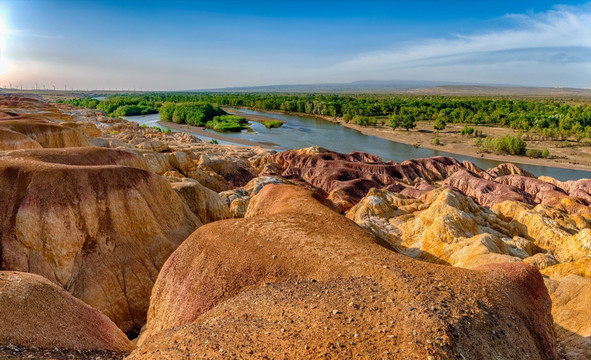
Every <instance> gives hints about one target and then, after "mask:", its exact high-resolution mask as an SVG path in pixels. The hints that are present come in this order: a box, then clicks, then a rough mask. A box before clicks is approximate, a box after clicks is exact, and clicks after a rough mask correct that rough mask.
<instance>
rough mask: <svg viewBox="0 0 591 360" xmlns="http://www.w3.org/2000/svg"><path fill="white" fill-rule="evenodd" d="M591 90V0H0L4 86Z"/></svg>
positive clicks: (0, 57)
mask: <svg viewBox="0 0 591 360" xmlns="http://www.w3.org/2000/svg"><path fill="white" fill-rule="evenodd" d="M359 80H425V81H449V82H461V83H484V84H512V85H525V86H548V87H555V86H562V87H576V88H591V2H589V1H562V2H556V1H545V0H536V1H530V0H522V1H515V0H512V1H509V0H495V1H460V0H457V1H435V0H434V1H418V0H417V1H410V0H408V1H370V0H366V1H348V0H341V1H320V0H316V1H308V0H298V1H257V0H254V1H224V0H217V1H175V0H168V1H149V0H145V1H131V0H130V1H125V0H118V1H108V0H104V1H85V0H77V1H70V0H63V1H60V0H0V86H1V87H9V86H10V84H12V86H13V87H20V86H21V85H22V87H23V88H32V87H35V85H36V84H37V86H38V87H39V88H42V87H46V88H48V89H51V88H53V87H54V86H55V87H56V88H57V89H64V88H65V87H67V88H68V89H70V88H75V89H136V90H188V89H208V88H221V87H230V86H257V85H277V84H314V83H346V82H351V81H359Z"/></svg>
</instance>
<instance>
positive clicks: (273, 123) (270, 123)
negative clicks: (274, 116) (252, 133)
mask: <svg viewBox="0 0 591 360" xmlns="http://www.w3.org/2000/svg"><path fill="white" fill-rule="evenodd" d="M262 124H263V125H265V127H266V128H267V129H275V128H280V127H281V126H283V121H279V120H265V121H263V122H262Z"/></svg>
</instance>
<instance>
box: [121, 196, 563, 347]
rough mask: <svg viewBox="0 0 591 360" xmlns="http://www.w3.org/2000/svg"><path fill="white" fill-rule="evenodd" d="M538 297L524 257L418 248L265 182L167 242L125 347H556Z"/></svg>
mask: <svg viewBox="0 0 591 360" xmlns="http://www.w3.org/2000/svg"><path fill="white" fill-rule="evenodd" d="M550 306H551V303H550V298H549V296H548V293H547V291H546V288H545V287H544V284H543V281H542V277H541V275H540V274H539V272H538V271H537V270H535V269H534V268H533V267H531V266H529V265H526V264H523V263H509V264H503V265H489V266H488V267H486V268H482V269H477V270H465V269H460V268H454V267H449V266H440V265H433V264H428V263H423V262H418V261H416V260H413V259H410V258H409V257H406V256H403V255H400V254H397V253H395V252H394V251H392V250H391V249H390V248H389V247H388V246H387V245H386V244H384V243H382V242H381V241H380V240H379V239H377V238H375V237H374V236H372V235H370V234H369V233H367V232H365V231H363V230H362V229H360V228H359V227H358V226H356V225H355V224H354V223H353V222H351V221H349V220H348V219H345V218H344V217H342V216H341V215H339V214H338V213H336V212H334V211H332V210H330V209H329V208H327V207H326V206H324V205H323V204H322V203H321V202H320V201H318V200H317V199H316V198H314V196H313V193H312V192H310V191H307V190H304V189H301V188H299V187H295V186H291V185H267V186H265V187H264V188H263V189H262V190H261V191H260V192H259V193H258V194H257V195H256V196H255V197H253V199H252V200H251V202H250V204H249V208H248V211H247V214H246V218H244V219H235V220H224V221H219V222H214V223H211V224H208V225H205V226H203V227H201V228H199V229H198V230H197V231H196V232H195V233H194V234H192V235H191V236H190V237H189V238H188V239H187V240H186V241H185V242H184V243H183V244H182V245H181V246H180V247H179V248H178V249H177V250H176V251H175V252H174V253H173V254H172V255H171V257H170V258H169V259H168V261H167V262H166V264H165V266H164V267H163V268H162V271H161V272H160V274H159V276H158V279H157V281H156V284H155V286H154V290H153V292H152V297H151V302H150V310H149V314H148V322H147V324H146V327H145V328H144V329H143V332H142V334H141V335H140V338H139V341H138V345H139V348H138V349H137V350H135V351H134V352H133V353H132V355H131V356H130V359H148V358H166V357H169V358H180V357H186V356H204V357H209V356H215V357H220V356H227V357H242V358H244V357H253V356H254V357H257V356H258V357H270V358H277V357H282V358H283V357H286V358H294V357H301V356H304V357H309V358H317V357H321V356H329V357H350V356H363V357H370V358H376V357H383V356H385V357H388V358H401V359H402V358H404V359H407V358H422V359H426V358H429V357H431V358H462V357H463V358H466V359H475V358H488V359H490V358H524V357H527V358H532V359H555V358H557V353H556V346H555V341H554V330H553V325H552V316H551V315H550ZM475 344H478V346H475Z"/></svg>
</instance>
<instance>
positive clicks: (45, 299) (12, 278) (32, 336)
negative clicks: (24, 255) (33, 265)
mask: <svg viewBox="0 0 591 360" xmlns="http://www.w3.org/2000/svg"><path fill="white" fill-rule="evenodd" d="M0 318H1V319H2V321H0V344H1V345H3V346H10V347H12V348H13V349H14V348H16V349H20V351H21V352H22V351H26V350H27V349H29V350H33V352H39V351H41V352H42V350H43V349H50V350H86V351H88V350H101V351H106V352H108V353H113V354H110V355H119V356H118V357H121V356H122V355H123V354H126V353H129V352H131V351H132V350H133V348H134V346H133V345H132V344H131V342H130V341H129V340H128V339H127V337H126V336H125V334H123V332H121V330H119V329H118V328H117V326H116V325H115V324H114V323H113V322H111V320H109V319H108V318H107V317H106V316H105V315H103V314H101V313H100V312H99V311H97V310H95V309H93V308H91V307H90V306H88V305H87V304H85V303H84V302H82V301H80V300H78V299H76V298H75V297H73V296H72V295H71V294H69V293H68V292H66V291H65V290H63V289H61V288H60V287H58V286H57V285H55V284H54V283H52V282H50V281H49V280H47V279H45V278H43V277H41V276H39V275H34V274H27V273H21V272H12V271H0ZM1 354H2V351H1V350H0V357H2V355H1Z"/></svg>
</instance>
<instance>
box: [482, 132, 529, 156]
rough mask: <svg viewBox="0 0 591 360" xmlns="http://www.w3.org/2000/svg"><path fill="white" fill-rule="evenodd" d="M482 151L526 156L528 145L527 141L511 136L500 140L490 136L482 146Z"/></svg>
mask: <svg viewBox="0 0 591 360" xmlns="http://www.w3.org/2000/svg"><path fill="white" fill-rule="evenodd" d="M481 149H482V150H484V151H493V152H495V153H506V154H511V155H524V154H525V151H526V144H525V141H523V140H521V139H520V138H518V137H515V136H511V135H505V136H503V137H500V138H491V137H490V136H487V137H486V139H484V141H483V142H482V144H481Z"/></svg>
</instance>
